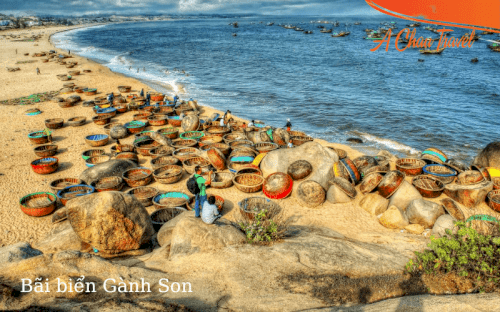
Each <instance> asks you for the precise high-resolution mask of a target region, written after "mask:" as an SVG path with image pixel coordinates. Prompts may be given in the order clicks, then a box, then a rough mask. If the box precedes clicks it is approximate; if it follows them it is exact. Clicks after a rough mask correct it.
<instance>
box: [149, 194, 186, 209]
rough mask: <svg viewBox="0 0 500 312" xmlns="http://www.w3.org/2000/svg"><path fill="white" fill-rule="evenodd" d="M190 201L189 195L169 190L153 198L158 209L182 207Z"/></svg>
mask: <svg viewBox="0 0 500 312" xmlns="http://www.w3.org/2000/svg"><path fill="white" fill-rule="evenodd" d="M188 201H189V195H187V194H185V193H182V192H167V193H163V194H158V195H156V196H155V197H154V198H153V205H154V206H155V208H156V209H164V208H175V207H182V206H185V205H186V204H187V202H188Z"/></svg>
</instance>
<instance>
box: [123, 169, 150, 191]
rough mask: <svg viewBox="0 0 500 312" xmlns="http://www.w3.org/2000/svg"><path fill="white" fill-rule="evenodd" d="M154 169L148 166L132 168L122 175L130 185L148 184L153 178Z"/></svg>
mask: <svg viewBox="0 0 500 312" xmlns="http://www.w3.org/2000/svg"><path fill="white" fill-rule="evenodd" d="M152 176H153V171H152V170H151V169H148V168H132V169H129V170H127V171H125V172H124V173H123V175H122V177H123V180H125V183H127V185H128V186H130V187H138V186H146V185H148V184H149V183H150V182H151V180H152V179H153V177H152Z"/></svg>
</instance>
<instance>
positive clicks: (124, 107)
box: [115, 104, 128, 113]
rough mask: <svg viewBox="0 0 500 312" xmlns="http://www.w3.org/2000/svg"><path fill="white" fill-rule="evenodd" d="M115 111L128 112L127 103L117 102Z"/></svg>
mask: <svg viewBox="0 0 500 312" xmlns="http://www.w3.org/2000/svg"><path fill="white" fill-rule="evenodd" d="M115 108H116V111H117V112H118V113H126V112H128V105H127V104H118V105H115Z"/></svg>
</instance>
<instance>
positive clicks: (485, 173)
mask: <svg viewBox="0 0 500 312" xmlns="http://www.w3.org/2000/svg"><path fill="white" fill-rule="evenodd" d="M470 169H471V170H477V171H479V172H481V174H482V175H483V177H484V179H485V180H486V181H491V176H490V172H489V171H488V169H486V168H483V167H481V166H477V165H472V166H470Z"/></svg>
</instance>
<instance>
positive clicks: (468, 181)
mask: <svg viewBox="0 0 500 312" xmlns="http://www.w3.org/2000/svg"><path fill="white" fill-rule="evenodd" d="M482 181H484V176H483V175H482V174H481V172H479V171H476V170H466V171H464V172H462V173H460V174H459V175H458V176H457V184H460V185H473V184H478V183H481V182H482Z"/></svg>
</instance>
